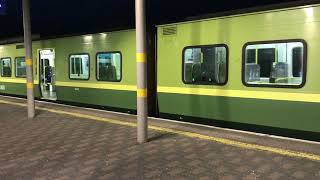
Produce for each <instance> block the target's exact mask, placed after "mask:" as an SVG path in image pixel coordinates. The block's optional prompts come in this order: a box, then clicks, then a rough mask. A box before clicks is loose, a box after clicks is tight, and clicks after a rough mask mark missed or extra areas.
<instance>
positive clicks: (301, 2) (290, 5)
mask: <svg viewBox="0 0 320 180" xmlns="http://www.w3.org/2000/svg"><path fill="white" fill-rule="evenodd" d="M319 5H320V0H298V1H295V2H286V3H278V4H272V5H265V6H259V7H253V8H245V9H237V10H230V11H222V12H217V13H210V14H205V15H199V16H191V17H187V18H185V19H183V20H181V21H179V22H167V23H162V24H158V25H157V27H161V26H167V25H174V24H183V23H190V22H196V21H206V20H212V19H218V18H226V17H236V16H246V15H252V14H259V13H265V12H277V11H284V10H289V9H299V8H304V7H310V6H319Z"/></svg>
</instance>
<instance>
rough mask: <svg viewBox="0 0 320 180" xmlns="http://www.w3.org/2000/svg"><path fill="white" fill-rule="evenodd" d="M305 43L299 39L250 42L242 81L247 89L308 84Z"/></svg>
mask: <svg viewBox="0 0 320 180" xmlns="http://www.w3.org/2000/svg"><path fill="white" fill-rule="evenodd" d="M306 48H307V47H306V43H305V42H304V41H300V40H293V41H276V42H275V41H273V42H264V43H247V44H246V45H245V46H244V61H243V62H244V63H243V69H244V72H243V76H242V77H243V81H244V84H245V85H247V86H279V87H287V86H290V87H292V86H296V87H302V86H303V85H304V82H305V76H306V75H305V74H306V71H305V68H306V67H305V63H306Z"/></svg>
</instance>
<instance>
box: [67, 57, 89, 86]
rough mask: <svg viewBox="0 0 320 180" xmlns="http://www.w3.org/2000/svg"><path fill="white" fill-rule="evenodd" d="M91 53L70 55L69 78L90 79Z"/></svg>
mask: <svg viewBox="0 0 320 180" xmlns="http://www.w3.org/2000/svg"><path fill="white" fill-rule="evenodd" d="M89 64H90V57H89V54H72V55H70V57H69V78H70V79H75V80H77V79H78V80H88V79H89V74H90V65H89Z"/></svg>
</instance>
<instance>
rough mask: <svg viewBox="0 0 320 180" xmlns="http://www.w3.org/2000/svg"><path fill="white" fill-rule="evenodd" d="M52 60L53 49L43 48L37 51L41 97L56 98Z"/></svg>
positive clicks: (53, 63)
mask: <svg viewBox="0 0 320 180" xmlns="http://www.w3.org/2000/svg"><path fill="white" fill-rule="evenodd" d="M54 61H55V52H54V49H43V50H40V51H39V66H40V67H39V76H40V90H41V96H42V99H47V100H57V94H56V88H55V62H54Z"/></svg>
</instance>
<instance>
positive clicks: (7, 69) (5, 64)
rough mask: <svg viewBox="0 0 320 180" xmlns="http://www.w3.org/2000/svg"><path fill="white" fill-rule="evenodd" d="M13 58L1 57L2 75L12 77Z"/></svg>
mask: <svg viewBox="0 0 320 180" xmlns="http://www.w3.org/2000/svg"><path fill="white" fill-rule="evenodd" d="M11 66H12V64H11V58H1V76H2V77H11V75H12V74H11V73H12V67H11Z"/></svg>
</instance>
